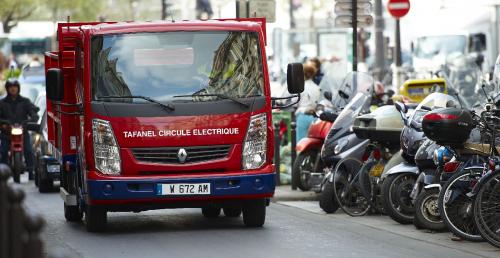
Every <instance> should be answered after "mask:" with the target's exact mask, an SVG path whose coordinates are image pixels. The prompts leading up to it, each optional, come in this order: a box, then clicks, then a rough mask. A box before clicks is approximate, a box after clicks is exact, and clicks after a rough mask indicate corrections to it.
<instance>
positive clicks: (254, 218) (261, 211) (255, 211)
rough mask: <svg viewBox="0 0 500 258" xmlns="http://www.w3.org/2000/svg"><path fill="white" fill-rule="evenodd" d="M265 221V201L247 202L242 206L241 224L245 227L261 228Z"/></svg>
mask: <svg viewBox="0 0 500 258" xmlns="http://www.w3.org/2000/svg"><path fill="white" fill-rule="evenodd" d="M265 221H266V200H265V199H256V200H248V201H246V203H245V204H244V205H243V223H245V226H247V227H251V228H256V227H262V226H263V225H264V222H265Z"/></svg>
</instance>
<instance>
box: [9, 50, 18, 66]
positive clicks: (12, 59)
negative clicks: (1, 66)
mask: <svg viewBox="0 0 500 258" xmlns="http://www.w3.org/2000/svg"><path fill="white" fill-rule="evenodd" d="M8 64H9V69H13V70H16V69H17V67H18V64H17V61H16V55H14V54H10V57H9V61H8Z"/></svg>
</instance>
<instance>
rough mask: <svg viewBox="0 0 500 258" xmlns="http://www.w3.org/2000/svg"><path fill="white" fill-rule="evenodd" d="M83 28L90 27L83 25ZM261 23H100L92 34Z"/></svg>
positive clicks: (237, 27)
mask: <svg viewBox="0 0 500 258" xmlns="http://www.w3.org/2000/svg"><path fill="white" fill-rule="evenodd" d="M82 28H88V27H87V26H82ZM260 28H261V24H259V23H257V22H252V21H235V20H207V21H200V20H195V21H186V20H183V21H150V22H149V21H148V22H118V23H100V24H96V25H93V26H91V27H90V28H89V29H90V30H91V31H92V34H96V35H102V34H117V33H135V32H162V31H198V30H203V31H207V30H213V31H218V30H225V31H228V30H229V31H241V30H245V31H259V29H260ZM263 33H265V31H263Z"/></svg>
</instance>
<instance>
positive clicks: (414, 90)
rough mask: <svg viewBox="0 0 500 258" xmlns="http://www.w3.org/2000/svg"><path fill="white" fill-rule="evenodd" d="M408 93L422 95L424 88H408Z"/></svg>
mask: <svg viewBox="0 0 500 258" xmlns="http://www.w3.org/2000/svg"><path fill="white" fill-rule="evenodd" d="M408 93H409V94H410V96H415V95H422V94H424V89H422V88H413V89H408Z"/></svg>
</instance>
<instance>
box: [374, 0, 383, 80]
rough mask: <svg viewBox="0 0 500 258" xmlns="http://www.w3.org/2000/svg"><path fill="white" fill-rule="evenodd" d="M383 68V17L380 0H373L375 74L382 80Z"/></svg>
mask: <svg viewBox="0 0 500 258" xmlns="http://www.w3.org/2000/svg"><path fill="white" fill-rule="evenodd" d="M384 69H385V47H384V17H383V15H382V0H375V76H376V77H377V80H379V81H382V79H383V77H384Z"/></svg>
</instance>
